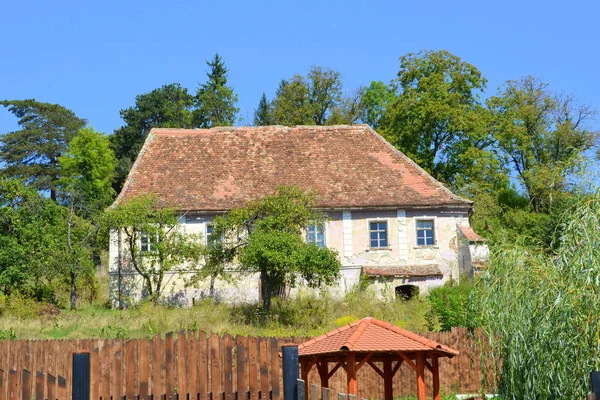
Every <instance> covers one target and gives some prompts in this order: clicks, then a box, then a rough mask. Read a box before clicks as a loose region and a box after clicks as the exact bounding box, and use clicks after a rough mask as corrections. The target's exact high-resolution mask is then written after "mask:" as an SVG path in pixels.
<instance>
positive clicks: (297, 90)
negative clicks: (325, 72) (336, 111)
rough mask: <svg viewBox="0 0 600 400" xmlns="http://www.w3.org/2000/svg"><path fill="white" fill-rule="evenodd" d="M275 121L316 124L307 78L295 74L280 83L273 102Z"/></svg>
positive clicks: (277, 122) (291, 123) (279, 122)
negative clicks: (311, 107)
mask: <svg viewBox="0 0 600 400" xmlns="http://www.w3.org/2000/svg"><path fill="white" fill-rule="evenodd" d="M272 106H273V111H272V116H273V121H274V123H275V124H276V125H285V126H294V125H314V120H313V118H312V111H311V109H310V100H309V89H308V84H307V83H306V80H305V79H304V78H303V77H302V76H300V75H294V76H293V77H292V78H291V79H289V80H285V79H284V80H282V81H281V82H280V83H279V87H278V88H277V92H276V93H275V99H273V102H272Z"/></svg>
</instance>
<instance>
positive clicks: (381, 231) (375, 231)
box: [369, 221, 388, 249]
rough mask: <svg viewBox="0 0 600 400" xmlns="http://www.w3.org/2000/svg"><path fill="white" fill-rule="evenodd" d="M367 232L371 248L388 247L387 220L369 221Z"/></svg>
mask: <svg viewBox="0 0 600 400" xmlns="http://www.w3.org/2000/svg"><path fill="white" fill-rule="evenodd" d="M369 233H370V238H371V248H373V249H377V248H384V247H388V235H387V222H385V221H384V222H379V221H378V222H370V223H369Z"/></svg>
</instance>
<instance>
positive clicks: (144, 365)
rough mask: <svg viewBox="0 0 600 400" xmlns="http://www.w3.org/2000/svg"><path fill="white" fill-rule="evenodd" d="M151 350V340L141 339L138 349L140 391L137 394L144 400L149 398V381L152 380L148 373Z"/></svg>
mask: <svg viewBox="0 0 600 400" xmlns="http://www.w3.org/2000/svg"><path fill="white" fill-rule="evenodd" d="M149 349H150V343H149V340H148V339H147V338H144V339H141V340H140V341H139V347H138V352H139V355H138V365H139V367H138V371H139V374H138V391H137V394H139V396H140V398H142V399H146V398H147V397H148V393H149V392H148V387H149V384H148V381H149V380H150V379H149V378H150V375H149V373H148V370H149V367H150V365H149V360H150V357H149V354H148V353H149Z"/></svg>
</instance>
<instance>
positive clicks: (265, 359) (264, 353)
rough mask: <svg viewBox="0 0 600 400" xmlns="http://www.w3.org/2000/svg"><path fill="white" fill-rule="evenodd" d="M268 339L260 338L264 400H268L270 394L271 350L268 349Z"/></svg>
mask: <svg viewBox="0 0 600 400" xmlns="http://www.w3.org/2000/svg"><path fill="white" fill-rule="evenodd" d="M268 340H269V339H267V338H260V339H259V341H258V343H259V346H258V347H259V352H260V391H261V394H262V400H266V399H267V398H268V394H269V349H268Z"/></svg>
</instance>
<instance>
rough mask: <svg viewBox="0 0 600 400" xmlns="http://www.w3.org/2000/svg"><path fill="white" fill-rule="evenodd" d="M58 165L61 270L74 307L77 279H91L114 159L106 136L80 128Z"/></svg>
mask: <svg viewBox="0 0 600 400" xmlns="http://www.w3.org/2000/svg"><path fill="white" fill-rule="evenodd" d="M59 164H60V169H61V175H62V177H61V179H60V180H59V197H60V202H61V204H63V205H64V206H65V208H66V215H65V220H64V230H65V234H66V243H65V248H64V257H63V262H62V264H61V266H62V271H61V272H62V273H63V276H65V278H66V279H67V281H68V283H69V287H70V307H71V309H74V308H75V307H76V305H77V281H78V279H80V278H82V277H83V278H88V279H89V280H93V275H94V268H93V262H92V259H93V258H92V254H93V253H94V251H96V252H97V251H98V249H97V248H98V247H99V246H98V244H97V240H96V239H97V234H98V227H99V223H100V217H101V214H102V212H103V210H104V208H105V207H106V206H108V205H109V204H110V203H111V202H112V200H113V198H114V190H113V188H112V186H111V183H112V179H113V176H114V170H115V167H116V159H115V156H114V154H113V152H112V150H111V148H110V143H109V140H108V137H106V136H104V135H103V134H101V133H99V132H96V131H95V130H94V129H92V128H84V129H82V130H80V131H79V133H78V134H77V135H76V136H75V137H74V138H73V140H71V142H70V143H69V147H68V150H67V152H66V153H65V154H64V155H62V156H61V157H60V158H59Z"/></svg>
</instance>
